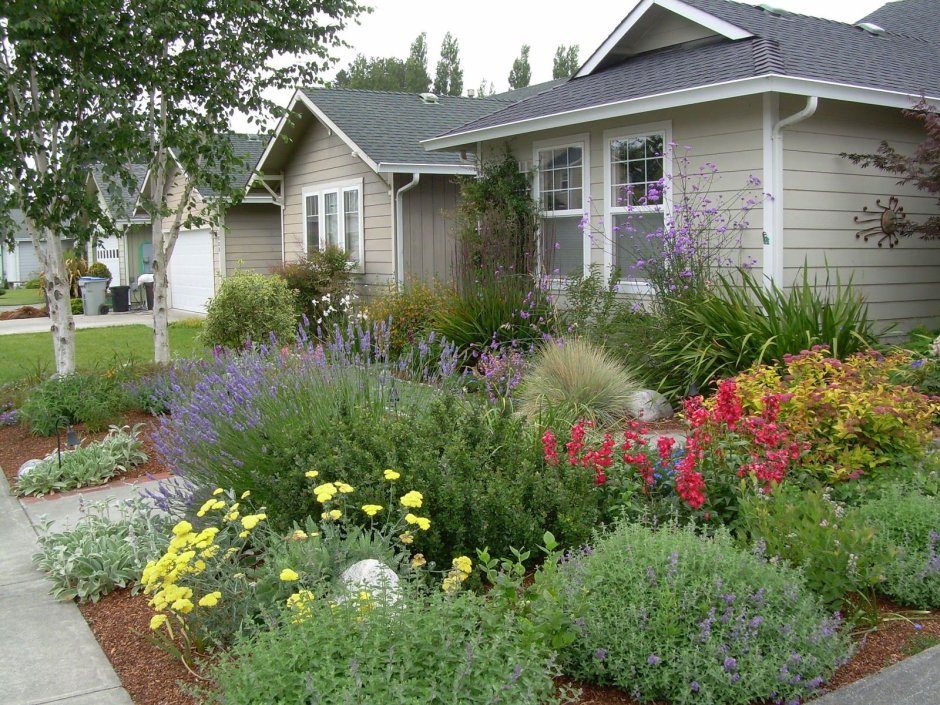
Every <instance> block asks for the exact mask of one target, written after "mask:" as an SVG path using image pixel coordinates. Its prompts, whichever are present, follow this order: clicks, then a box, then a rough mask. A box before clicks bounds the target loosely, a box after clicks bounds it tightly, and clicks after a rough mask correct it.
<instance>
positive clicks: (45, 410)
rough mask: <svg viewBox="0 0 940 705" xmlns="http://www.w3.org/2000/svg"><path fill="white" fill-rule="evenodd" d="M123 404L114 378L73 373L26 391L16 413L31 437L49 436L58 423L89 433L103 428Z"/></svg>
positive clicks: (123, 397) (119, 387) (126, 402)
mask: <svg viewBox="0 0 940 705" xmlns="http://www.w3.org/2000/svg"><path fill="white" fill-rule="evenodd" d="M127 404H128V400H127V396H126V394H125V393H124V390H123V388H122V387H121V384H120V383H119V381H118V380H117V378H115V377H111V376H105V375H100V374H83V373H73V374H70V375H66V376H64V377H53V378H52V379H47V380H45V381H44V382H41V383H40V384H38V385H37V386H36V387H34V388H33V389H32V390H30V392H29V394H28V395H27V397H26V399H25V401H24V402H23V404H22V405H21V407H20V413H21V414H22V417H23V420H25V421H26V422H27V423H28V424H29V428H30V431H32V432H33V433H34V434H36V435H37V436H51V435H52V434H54V433H55V432H56V425H57V424H60V423H63V424H64V423H70V424H76V423H84V424H85V428H86V429H87V430H88V431H91V432H94V431H99V430H101V429H103V428H107V426H108V424H109V423H111V422H112V421H114V420H115V417H116V416H117V415H118V414H120V413H121V412H122V411H123V410H124V409H126V408H127Z"/></svg>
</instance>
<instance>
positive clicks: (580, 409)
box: [516, 338, 641, 426]
mask: <svg viewBox="0 0 940 705" xmlns="http://www.w3.org/2000/svg"><path fill="white" fill-rule="evenodd" d="M640 389H641V386H640V384H639V383H638V382H637V381H636V380H635V379H634V378H633V377H632V376H631V375H630V374H629V373H628V372H627V371H626V370H625V369H624V368H623V366H622V365H620V363H619V362H617V360H616V359H615V358H614V357H613V355H611V354H610V353H609V352H607V351H606V350H604V349H603V348H600V347H598V346H596V345H594V344H593V343H591V342H589V341H587V340H585V339H583V338H575V339H572V340H566V341H564V342H554V341H552V342H547V343H544V344H543V345H542V346H541V348H540V349H539V351H538V353H537V355H536V357H535V359H534V361H533V362H532V366H531V369H530V370H529V371H528V372H527V373H526V375H525V376H524V377H523V380H522V383H521V384H520V385H519V388H518V389H517V390H516V399H517V402H518V408H519V410H520V411H521V412H522V413H523V414H524V415H525V416H526V417H527V418H529V419H531V420H537V419H551V420H552V421H553V422H554V423H555V424H557V425H562V424H564V423H565V422H567V423H569V424H570V423H573V422H574V421H576V420H577V419H579V418H584V419H588V420H591V421H594V422H596V423H597V424H599V425H601V426H611V425H614V424H617V423H620V422H622V421H623V420H624V419H625V418H626V417H627V416H628V415H629V405H630V400H631V399H632V397H633V395H634V394H635V393H636V392H638V391H639V390H640Z"/></svg>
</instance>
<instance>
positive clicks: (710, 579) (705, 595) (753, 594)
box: [559, 525, 849, 705]
mask: <svg viewBox="0 0 940 705" xmlns="http://www.w3.org/2000/svg"><path fill="white" fill-rule="evenodd" d="M559 577H560V579H561V580H562V581H563V594H564V595H565V598H564V599H565V607H566V609H567V611H568V613H569V615H570V616H571V617H573V618H574V623H575V624H576V625H581V626H580V635H579V637H578V638H577V639H576V640H575V641H574V642H572V643H571V644H570V645H569V646H568V647H566V648H565V649H562V651H561V654H560V663H561V666H562V669H563V670H564V672H565V673H566V674H570V675H572V676H575V677H577V678H581V679H583V680H585V681H588V682H591V683H600V684H605V685H613V686H616V687H618V688H621V689H623V690H626V691H628V692H630V693H631V694H632V696H633V698H634V699H636V700H639V701H643V702H646V701H650V700H668V701H669V702H671V703H674V704H675V705H685V704H686V703H703V702H707V703H725V704H727V705H736V704H741V705H743V704H744V703H750V702H753V701H755V700H763V699H767V700H771V699H777V698H779V699H780V701H787V702H789V701H791V700H794V699H803V698H806V699H809V698H810V697H811V696H812V695H813V694H815V693H816V692H818V691H817V689H818V688H819V687H820V685H822V683H823V682H824V680H825V679H826V678H828V677H829V676H830V675H831V674H832V672H833V671H834V670H835V667H836V666H837V665H838V664H839V663H840V661H841V660H842V659H843V658H844V657H845V656H846V655H847V654H848V652H849V635H848V633H847V632H846V631H840V630H839V626H840V624H839V622H840V620H839V618H838V616H835V617H827V615H826V613H825V612H824V610H823V608H822V606H821V604H820V603H819V601H818V600H817V598H815V597H814V596H813V595H812V594H811V593H809V592H808V591H807V590H806V589H805V588H804V586H803V584H802V581H801V579H800V576H799V573H797V572H796V571H794V570H791V569H789V568H786V567H785V566H781V565H771V564H768V563H765V562H764V561H762V560H760V559H759V558H757V557H756V556H754V555H751V554H748V553H745V552H743V551H739V550H737V549H735V548H734V546H733V545H732V543H731V540H730V538H729V536H728V535H727V534H726V533H724V532H721V531H719V532H718V534H717V535H716V536H715V537H714V538H713V539H705V538H702V537H701V536H699V535H697V534H696V533H695V532H694V530H692V529H676V528H673V527H665V528H663V529H660V530H658V531H653V530H651V529H648V528H645V527H641V526H637V525H623V526H620V527H619V528H617V529H616V530H615V531H614V532H613V533H611V534H610V535H608V536H605V537H601V538H600V539H599V540H598V541H597V543H596V544H595V545H594V547H593V549H590V550H586V551H583V552H579V553H577V554H575V555H570V556H568V557H567V558H566V559H565V562H564V565H563V566H562V569H561V571H560V573H559Z"/></svg>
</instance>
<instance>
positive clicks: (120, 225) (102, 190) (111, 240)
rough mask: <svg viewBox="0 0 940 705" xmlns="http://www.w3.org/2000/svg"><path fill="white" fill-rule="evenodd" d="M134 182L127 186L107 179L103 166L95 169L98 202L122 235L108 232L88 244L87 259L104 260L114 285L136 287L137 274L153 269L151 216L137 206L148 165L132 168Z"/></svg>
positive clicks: (93, 260)
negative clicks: (102, 170)
mask: <svg viewBox="0 0 940 705" xmlns="http://www.w3.org/2000/svg"><path fill="white" fill-rule="evenodd" d="M130 170H131V174H132V176H133V179H134V184H133V186H132V187H131V188H128V187H127V186H126V185H125V184H123V183H121V182H120V181H118V180H108V179H106V178H105V177H104V175H103V174H102V172H101V170H100V169H93V170H92V173H91V177H90V178H91V183H92V184H93V185H94V187H95V188H96V189H97V192H98V198H99V203H100V204H101V208H102V209H103V210H104V212H105V213H106V214H107V215H108V216H109V217H110V218H111V220H112V222H113V223H114V226H115V228H116V229H117V230H118V232H119V233H120V235H109V236H108V237H105V238H101V239H99V240H98V241H97V242H96V243H94V244H89V247H88V250H89V251H88V261H89V262H101V263H103V264H104V265H105V266H107V268H108V269H109V270H110V271H111V283H112V285H119V284H120V285H124V286H133V285H135V284H136V283H137V277H139V276H140V275H141V274H143V273H145V272H149V271H150V258H151V256H152V255H153V248H152V247H151V246H150V216H149V215H148V214H147V213H143V212H141V211H140V210H139V209H138V201H139V199H140V190H141V188H143V185H144V180H145V179H146V177H147V167H146V166H144V165H141V164H134V165H132V166H131V168H130Z"/></svg>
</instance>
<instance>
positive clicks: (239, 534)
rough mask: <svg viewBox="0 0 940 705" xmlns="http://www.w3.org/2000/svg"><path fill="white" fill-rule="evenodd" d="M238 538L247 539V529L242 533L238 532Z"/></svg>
mask: <svg viewBox="0 0 940 705" xmlns="http://www.w3.org/2000/svg"><path fill="white" fill-rule="evenodd" d="M238 538H240V539H247V538H248V529H245V530H244V531H239V532H238Z"/></svg>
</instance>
